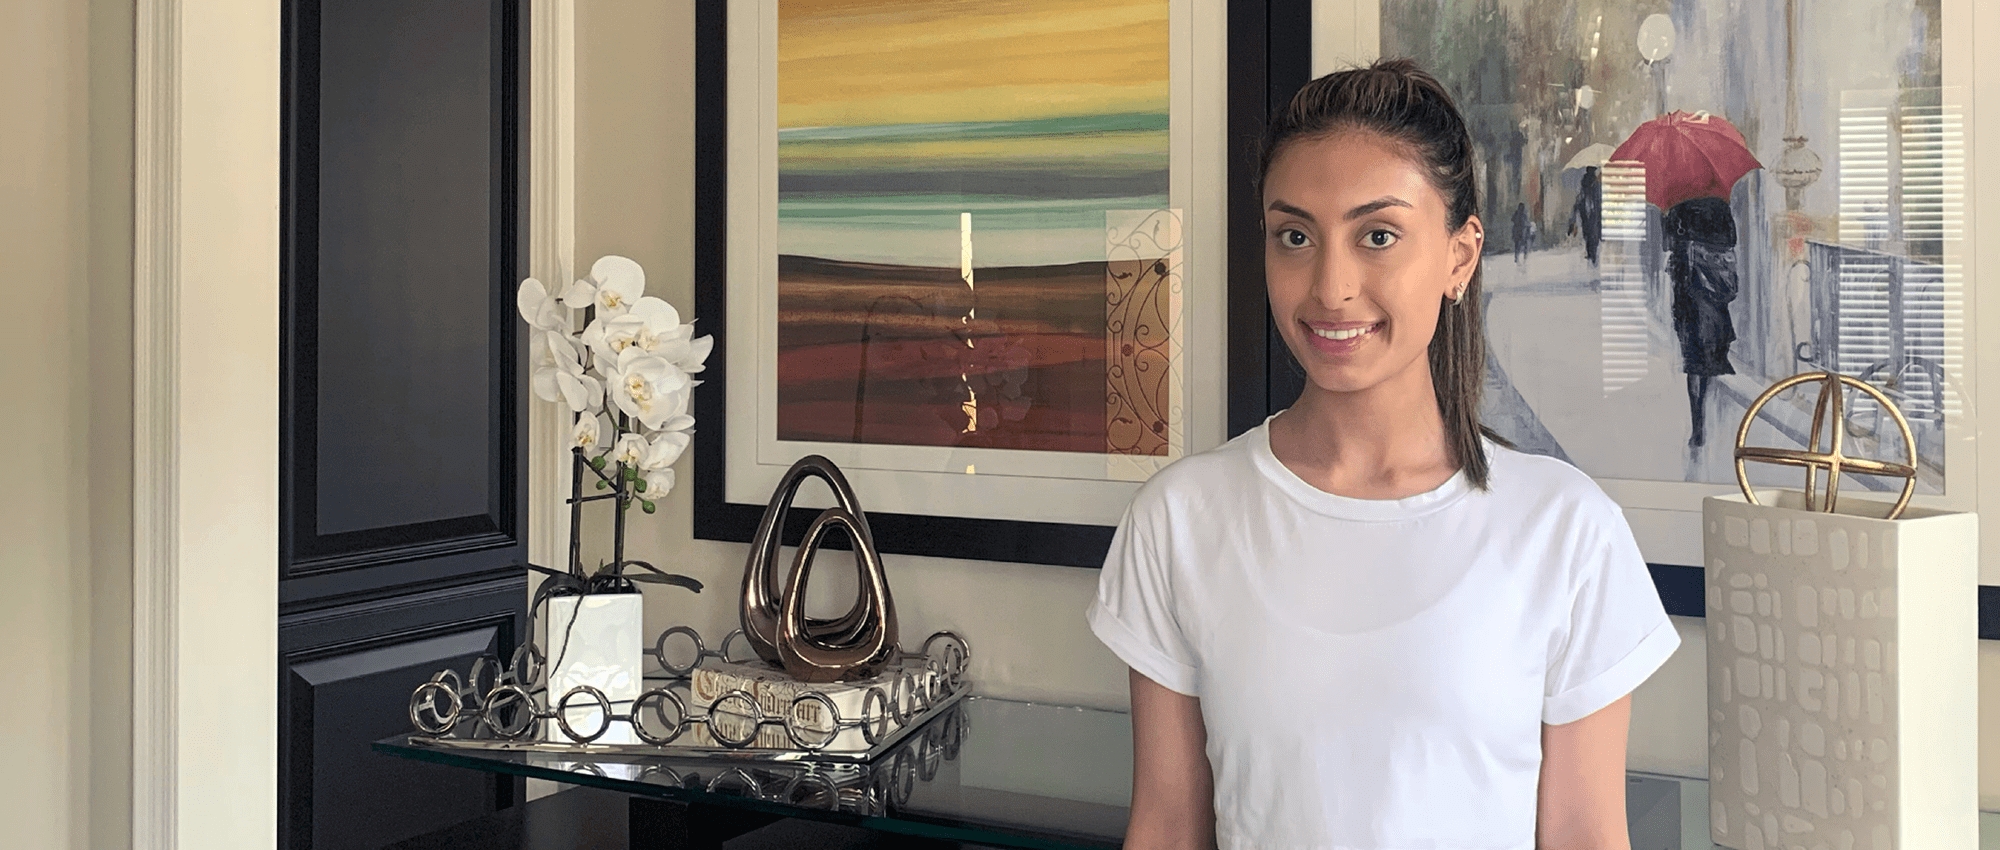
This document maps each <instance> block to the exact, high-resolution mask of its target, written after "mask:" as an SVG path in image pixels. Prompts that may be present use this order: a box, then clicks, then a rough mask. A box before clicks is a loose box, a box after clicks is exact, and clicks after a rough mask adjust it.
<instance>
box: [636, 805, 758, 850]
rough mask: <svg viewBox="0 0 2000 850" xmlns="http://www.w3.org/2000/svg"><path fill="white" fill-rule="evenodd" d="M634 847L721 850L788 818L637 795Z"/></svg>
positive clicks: (648, 849) (651, 849) (669, 849)
mask: <svg viewBox="0 0 2000 850" xmlns="http://www.w3.org/2000/svg"><path fill="white" fill-rule="evenodd" d="M630 812H631V820H630V824H631V826H630V827H629V829H628V834H629V836H630V843H631V846H632V850H681V848H688V850H721V848H722V842H724V841H728V840H729V839H731V838H735V837H736V836H739V835H742V834H744V833H746V832H749V831H751V830H753V829H759V828H762V827H765V826H768V825H770V824H772V823H776V822H777V821H780V820H783V819H784V818H782V817H780V816H778V815H771V814H765V813H763V812H751V811H745V810H742V809H731V808H724V807H719V806H704V805H701V804H700V803H676V802H673V801H670V800H651V799H647V798H645V797H633V798H632V802H631V809H630Z"/></svg>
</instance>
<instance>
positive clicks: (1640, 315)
mask: <svg viewBox="0 0 2000 850" xmlns="http://www.w3.org/2000/svg"><path fill="white" fill-rule="evenodd" d="M1319 8H1320V10H1321V11H1322V13H1323V14H1333V15H1334V16H1335V17H1338V18H1340V19H1341V20H1342V21H1347V20H1352V21H1353V22H1354V23H1353V25H1352V28H1351V30H1350V29H1347V28H1345V27H1343V28H1342V29H1341V31H1340V32H1337V33H1331V34H1329V35H1328V36H1327V37H1324V38H1322V39H1321V44H1320V45H1319V46H1318V47H1317V48H1316V50H1317V52H1318V54H1319V55H1318V56H1317V57H1316V65H1318V66H1320V67H1319V70H1322V71H1324V70H1331V69H1332V67H1335V66H1338V65H1341V64H1345V63H1348V62H1358V61H1367V60H1372V59H1374V58H1375V57H1377V56H1404V57H1409V58H1412V59H1414V60H1416V61H1417V62H1418V64H1420V65H1421V66H1423V67H1424V68H1425V69H1427V70H1429V71H1431V72H1432V73H1433V74H1434V75H1436V76H1437V77H1438V78H1439V79H1440V81H1442V82H1443V83H1444V84H1445V85H1446V87H1447V88H1449V89H1450V90H1452V91H1453V92H1454V94H1455V96H1456V97H1457V98H1458V100H1459V103H1460V106H1461V107H1462V109H1463V110H1464V112H1465V115H1466V120H1467V123H1468V124H1469V126H1470V129H1471V132H1472V135H1473V137H1474V143H1475V146H1476V147H1477V148H1478V156H1479V163H1478V169H1479V174H1480V180H1481V186H1480V191H1481V203H1482V206H1483V208H1482V210H1481V211H1480V215H1481V218H1482V219H1483V221H1484V223H1485V227H1486V234H1487V243H1486V244H1487V249H1488V254H1487V256H1486V258H1485V263H1484V280H1483V288H1484V293H1483V297H1484V298H1485V299H1486V301H1485V310H1486V317H1487V333H1488V362H1489V366H1490V374H1489V376H1488V381H1487V391H1486V394H1485V400H1484V410H1483V411H1482V415H1483V418H1484V419H1485V421H1486V422H1487V424H1488V425H1489V426H1491V427H1493V428H1494V429H1495V430H1496V431H1498V432H1499V433H1500V434H1501V435H1502V436H1504V437H1506V438H1507V439H1509V440H1510V441H1512V442H1513V443H1515V444H1516V445H1518V446H1520V447H1522V448H1523V449H1525V450H1527V451H1531V452H1536V453H1540V454H1546V455H1551V456H1554V457H1558V458H1562V459H1564V460H1566V461H1568V462H1570V463H1572V464H1574V465H1576V466H1577V467H1579V468H1580V469H1582V470H1583V471H1585V472H1587V473H1589V474H1590V475H1591V476H1592V477H1593V478H1595V479H1596V480H1597V481H1598V483H1599V484H1600V485H1601V486H1602V487H1603V488H1604V489H1605V491H1606V492H1607V493H1609V494H1610V495H1611V496H1612V497H1613V498H1615V499H1617V500H1618V501H1619V503H1620V504H1622V505H1623V506H1624V507H1625V509H1626V514H1627V516H1628V518H1629V519H1630V520H1631V524H1632V527H1633V530H1634V532H1635V534H1636V535H1637V536H1638V538H1639V541H1640V544H1641V548H1642V549H1643V550H1644V552H1645V554H1646V557H1647V560H1649V561H1651V562H1654V563H1656V564H1664V565H1690V566H1691V565H1698V564H1700V563H1701V562H1702V543H1701V541H1702V528H1701V525H1700V516H1701V499H1702V498H1703V497H1706V496H1709V495H1717V494H1725V493H1731V492H1735V491H1736V490H1737V489H1738V488H1737V484H1736V465H1735V462H1734V454H1733V448H1734V442H1735V438H1736V435H1737V429H1738V426H1739V424H1740V423H1741V422H1742V421H1743V418H1744V415H1745V411H1746V410H1748V409H1749V408H1750V407H1751V404H1752V402H1753V401H1754V400H1755V399H1756V398H1757V397H1758V396H1759V395H1760V394H1761V393H1762V392H1763V391H1764V390H1765V388H1766V387H1769V386H1770V385H1772V384H1774V383H1776V382H1777V381H1779V380H1781V379H1783V378H1786V377H1789V376H1791V375H1794V374H1797V373H1800V372H1808V371H1822V370H1831V371H1835V372H1841V373H1845V374H1850V375H1854V376H1856V377H1858V378H1860V379H1862V380H1864V381H1866V382H1868V383H1869V384H1872V385H1874V386H1875V387H1877V388H1879V389H1881V390H1883V391H1884V392H1885V393H1886V394H1887V395H1888V397H1889V398H1890V399H1891V400H1892V401H1893V402H1894V404H1895V406H1896V407H1897V408H1899V409H1900V411H1901V413H1902V414H1903V415H1904V416H1905V417H1907V419H1908V420H1909V423H1910V426H1911V428H1912V432H1913V437H1914V439H1913V442H1914V443H1915V447H1916V455H1917V457H1918V464H1917V466H1918V484H1917V493H1918V494H1919V495H1918V496H1917V502H1918V503H1919V504H1926V505H1930V506H1933V507H1937V508H1942V509H1947V510H1975V509H1976V507H1977V490H1978V488H1977V484H1978V481H1977V478H1978V476H1977V475H1976V474H1975V469H1976V467H1977V465H1978V457H1977V450H1976V445H1975V443H1974V439H1973V438H1974V434H1975V432H1976V431H1978V430H1980V428H1979V427H1978V426H1979V423H1980V420H1979V418H1978V411H1977V409H1976V406H1975V405H1974V404H1973V399H1974V396H1975V395H1976V394H1975V392H1974V388H1975V386H1976V381H1975V372H1976V371H1977V367H1978V364H1977V362H1976V360H1977V358H1976V357H1974V356H1973V352H1974V351H1975V350H1976V349H1975V347H1974V344H1973V341H1974V337H1975V332H1976V330H1978V327H1977V326H1978V325H1979V322H1977V321H1976V320H1975V317H1976V316H1977V315H1978V311H1977V310H1976V309H1975V304H1974V301H1975V298H1974V292H1973V291H1972V287H1971V286H1970V285H1969V282H1970V281H1971V280H1973V279H1974V278H1973V263H1974V259H1975V257H1974V253H1975V251H1974V246H1975V244H1976V242H1975V240H1974V237H1973V234H1972V216H1971V215H1970V212H1971V210H1972V207H1973V203H1972V194H1973V193H1972V185H1973V182H1974V181H1973V180H1972V179H1971V171H1972V163H1971V162H1970V160H1969V159H1968V156H1967V154H1968V148H1969V142H1968V140H1969V139H1970V138H1971V137H1972V135H1971V128H1972V124H1973V122H1972V108H1971V107H1972V103H1971V98H1972V87H1971V86H1970V82H1971V80H1972V79H1973V62H1974V57H1973V55H1972V51H1971V47H1972V44H1971V33H1972V26H1971V8H1972V4H1971V3H1970V2H1966V0H1814V2H1810V3H1808V2H1800V1H1799V0H1791V1H1790V2H1768V3H1735V2H1723V0H1674V2H1667V0H1614V2H1607V3H1603V4H1598V5H1594V6H1579V5H1577V4H1575V3H1570V2H1562V0H1516V2H1493V0H1484V2H1478V1H1475V2H1468V3H1406V2H1392V0H1351V2H1335V3H1321V4H1319ZM1350 14H1351V17H1348V16H1349V15H1350ZM1272 354H1273V358H1274V359H1273V363H1274V366H1273V369H1274V371H1276V372H1283V371H1285V369H1286V364H1285V363H1283V352H1282V350H1277V351H1273V352H1272ZM1290 368H1293V369H1295V368H1296V366H1291V367H1290ZM1274 401H1278V399H1274ZM1814 401H1815V394H1814V393H1813V392H1810V391H1798V392H1788V393H1786V394H1784V395H1781V396H1779V397H1777V398H1776V399H1774V400H1773V401H1772V403H1770V404H1767V405H1765V406H1764V407H1762V408H1761V409H1760V410H1759V412H1758V415H1757V416H1756V418H1755V419H1754V420H1753V421H1752V422H1751V423H1750V430H1749V434H1748V437H1747V440H1746V442H1747V443H1748V444H1750V445H1758V446H1771V447H1778V448H1802V447H1803V446H1804V445H1805V444H1806V443H1807V442H1808V440H1809V439H1811V433H1812V431H1813V425H1812V419H1813V404H1814ZM1847 402H1848V405H1847V406H1848V408H1849V410H1850V418H1849V424H1848V428H1847V433H1846V439H1847V445H1849V446H1850V447H1853V449H1852V450H1851V452H1850V453H1851V454H1856V455H1861V456H1871V457H1898V458H1900V457H1901V456H1902V453H1903V451H1904V444H1903V440H1902V438H1901V436H1900V435H1899V433H1898V432H1897V430H1896V428H1895V426H1894V425H1893V420H1892V419H1890V418H1889V417H1885V416H1883V415H1882V413H1883V411H1881V410H1879V409H1876V407H1875V403H1874V402H1872V401H1870V400H1869V398H1868V396H1867V395H1866V394H1861V393H1858V392H1857V393H1853V394H1851V395H1850V397H1849V398H1848V399H1847ZM1278 406H1282V405H1281V404H1280V405H1278ZM1748 472H1749V476H1750V480H1751V482H1752V483H1753V484H1755V485H1758V486H1775V487H1789V488H1797V487H1799V486H1801V484H1802V483H1803V476H1802V474H1799V473H1798V472H1796V471H1792V470H1785V469H1781V468H1778V467H1774V466H1770V465H1763V464H1751V465H1749V467H1748ZM1842 481H1843V485H1844V486H1846V487H1848V488H1851V489H1853V490H1855V491H1857V492H1860V493H1864V494H1865V493H1867V492H1869V491H1871V490H1884V489H1890V488H1894V489H1900V487H1901V482H1900V481H1890V480H1879V479H1873V478H1870V477H1868V476H1860V475H1853V476H1843V478H1842ZM1989 560H1990V559H1989ZM1694 581H1695V583H1696V584H1695V596H1694V599H1695V600H1696V602H1695V604H1696V605H1697V606H1698V605H1699V587H1698V582H1699V578H1698V575H1697V576H1696V577H1695V579H1694ZM1989 583H1990V582H1989Z"/></svg>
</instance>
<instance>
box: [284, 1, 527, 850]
mask: <svg viewBox="0 0 2000 850" xmlns="http://www.w3.org/2000/svg"><path fill="white" fill-rule="evenodd" d="M283 2H284V3H285V17H284V22H285V33H284V36H285V37H284V74H285V80H284V108H283V115H284V136H285V138H284V175H283V179H282V187H283V203H284V233H283V235H282V239H283V262H284V267H283V269H282V287H283V294H282V309H283V318H282V334H283V340H282V346H281V351H282V357H283V363H282V364H281V365H282V375H283V386H282V387H281V389H280V417H281V441H282V442H281V451H282V453H283V457H282V458H281V463H280V522H281V523H282V527H281V529H280V534H279V537H280V552H279V569H280V573H279V593H278V598H279V612H278V614H279V619H278V630H279V639H278V642H279V659H278V664H279V670H278V706H279V717H278V729H279V742H278V805H279V812H278V827H279V843H280V846H281V847H284V848H287V850H307V848H312V850H336V849H337V848H338V850H345V848H375V847H380V846H381V845H383V844H385V843H388V842H392V841H397V840H401V839H403V838H407V837H410V836H414V835H419V834H422V833H425V832H429V831H432V830H435V829H437V828H439V827H442V826H445V825H447V824H451V823H455V822H458V821H462V820H466V819H469V818H473V817H477V816H479V815H482V814H486V813H489V812H492V811H494V810H495V809H499V808H505V807H507V806H509V805H512V804H513V802H514V801H515V800H517V799H519V797H520V790H521V789H520V787H519V783H518V782H517V781H515V780H509V779H500V778H496V777H491V776H486V775H483V774H478V773H474V772H470V771H457V770H451V769H449V768H443V767H434V766H427V765H418V764H414V763H411V762H408V761H403V760H396V759H390V758H387V757H384V756H379V755H377V754H375V753H373V752H371V751H370V750H369V748H368V745H369V743H370V742H372V741H374V740H377V739H379V738H383V737H386V736H389V735H392V734H396V733H398V732H403V731H407V730H408V729H409V725H410V721H409V718H408V714H407V706H408V703H409V696H410V692H411V690H412V689H413V688H415V687H416V686H417V685H418V684H419V683H421V682H422V681H423V680H424V679H425V678H427V677H429V676H430V674H432V673H433V672H435V671H437V670H439V669H442V668H445V667H455V668H457V669H459V670H460V671H461V674H463V672H464V671H466V669H467V668H468V667H469V666H470V664H471V662H472V660H473V659H475V658H477V657H478V656H480V655H483V654H496V655H500V656H501V657H503V658H504V657H505V656H506V654H507V653H510V652H512V651H513V648H514V647H515V645H516V644H517V642H518V641H519V640H521V638H522V634H521V630H522V628H523V622H524V613H525V601H524V600H525V596H526V579H525V571H524V568H523V567H524V565H525V564H526V562H527V546H526V537H525V529H524V525H525V519H526V502H525V500H524V496H525V489H524V486H523V483H524V482H525V480H526V464H525V461H526V440H525V437H526V418H525V413H526V406H525V397H524V396H523V394H522V388H523V385H524V384H525V377H526V364H527V358H526V352H525V350H524V349H525V347H526V346H525V342H526V340H524V339H523V338H522V335H521V333H520V332H519V330H518V327H519V322H518V321H517V320H516V319H515V316H514V296H513V291H514V285H515V283H516V282H517V281H519V280H520V279H521V277H522V269H523V266H524V258H525V250H524V245H525V243H524V241H523V239H522V233H523V230H524V229H525V221H526V215H525V213H526V206H525V203H524V200H525V199H524V196H523V193H524V186H525V185H526V181H525V179H524V178H525V161H524V158H523V140H524V139H525V138H526V134H525V132H524V131H525V129H526V111H525V108H524V104H525V98H524V94H525V93H524V91H523V87H522V85H521V81H522V79H523V76H524V72H525V70H526V59H527V51H526V45H527V40H526V32H525V25H526V20H525V19H526V15H525V7H526V6H527V3H526V2H525V0H424V2H421V3H412V2H408V0H283Z"/></svg>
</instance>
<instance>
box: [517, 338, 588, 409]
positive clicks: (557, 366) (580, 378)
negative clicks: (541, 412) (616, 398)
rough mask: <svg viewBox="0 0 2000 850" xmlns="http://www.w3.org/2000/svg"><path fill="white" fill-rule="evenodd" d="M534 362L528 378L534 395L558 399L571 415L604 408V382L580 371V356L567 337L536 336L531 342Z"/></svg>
mask: <svg viewBox="0 0 2000 850" xmlns="http://www.w3.org/2000/svg"><path fill="white" fill-rule="evenodd" d="M535 342H536V343H539V344H538V345H537V346H536V348H537V350H538V352H546V355H547V356H546V357H545V358H544V357H541V356H540V355H539V354H538V356H537V363H536V367H535V370H534V373H533V374H532V376H531V378H532V381H533V384H534V388H535V396H536V397H538V398H540V399H541V400H543V401H556V400H558V399H560V400H561V401H562V402H563V403H564V404H566V405H568V406H569V410H570V412H571V413H583V412H585V411H589V410H596V409H598V408H600V407H603V406H604V383H603V382H602V381H599V380H598V379H597V378H595V377H593V376H592V375H591V374H590V373H589V372H586V371H584V368H583V353H582V352H581V351H578V350H577V348H576V345H575V344H574V343H572V342H570V339H569V335H568V334H560V333H546V332H544V333H539V334H538V335H537V337H536V339H535Z"/></svg>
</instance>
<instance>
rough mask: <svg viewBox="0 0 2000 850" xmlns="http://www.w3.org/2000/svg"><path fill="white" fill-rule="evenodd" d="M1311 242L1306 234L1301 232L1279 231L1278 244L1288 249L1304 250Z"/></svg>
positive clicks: (1289, 229) (1288, 229)
mask: <svg viewBox="0 0 2000 850" xmlns="http://www.w3.org/2000/svg"><path fill="white" fill-rule="evenodd" d="M1310 241H1311V240H1309V239H1307V238H1306V235H1305V233H1303V232H1301V231H1297V230H1292V229H1291V228H1286V229H1284V230H1280V231H1278V244H1281V245H1283V246H1285V247H1287V248H1303V247H1305V246H1306V245H1307V243H1309V242H1310Z"/></svg>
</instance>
